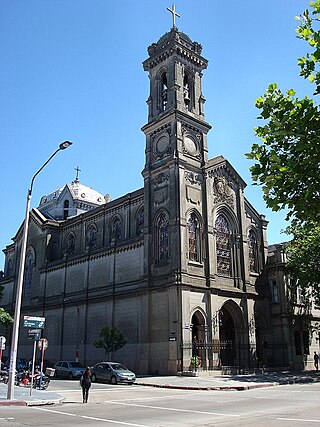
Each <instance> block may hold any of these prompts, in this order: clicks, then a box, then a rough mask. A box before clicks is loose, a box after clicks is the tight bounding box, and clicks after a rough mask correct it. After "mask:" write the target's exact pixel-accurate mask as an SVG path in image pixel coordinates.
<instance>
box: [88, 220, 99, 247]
mask: <svg viewBox="0 0 320 427" xmlns="http://www.w3.org/2000/svg"><path fill="white" fill-rule="evenodd" d="M87 239H88V246H89V248H90V249H92V248H95V247H96V246H97V227H96V226H95V225H93V224H92V225H90V227H89V229H88V235H87Z"/></svg>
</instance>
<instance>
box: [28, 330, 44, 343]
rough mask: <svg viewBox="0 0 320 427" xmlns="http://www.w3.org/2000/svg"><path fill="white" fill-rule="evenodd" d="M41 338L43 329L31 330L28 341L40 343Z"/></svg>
mask: <svg viewBox="0 0 320 427" xmlns="http://www.w3.org/2000/svg"><path fill="white" fill-rule="evenodd" d="M40 338H41V329H29V330H28V339H29V340H34V341H38V340H39V339H40Z"/></svg>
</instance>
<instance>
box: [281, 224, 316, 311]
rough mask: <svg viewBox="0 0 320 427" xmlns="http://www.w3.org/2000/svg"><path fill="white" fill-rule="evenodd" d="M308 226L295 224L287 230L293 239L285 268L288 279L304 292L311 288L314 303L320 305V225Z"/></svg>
mask: <svg viewBox="0 0 320 427" xmlns="http://www.w3.org/2000/svg"><path fill="white" fill-rule="evenodd" d="M309 225H310V227H306V226H304V225H299V224H296V225H293V226H291V227H289V228H288V232H290V233H291V234H292V235H293V239H292V241H291V242H290V244H289V245H288V248H287V253H288V263H287V268H288V272H289V274H290V277H291V278H292V279H294V281H293V283H298V285H299V287H300V288H301V289H302V290H304V291H305V292H306V291H307V290H309V288H310V287H311V288H312V289H313V290H314V292H313V294H314V295H313V296H314V299H315V303H316V304H317V305H320V289H319V285H320V263H319V247H320V224H316V223H313V224H311V223H310V224H309ZM311 225H313V227H311ZM306 296H308V293H307V294H306Z"/></svg>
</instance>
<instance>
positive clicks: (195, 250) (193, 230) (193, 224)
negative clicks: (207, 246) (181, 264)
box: [187, 213, 200, 262]
mask: <svg viewBox="0 0 320 427" xmlns="http://www.w3.org/2000/svg"><path fill="white" fill-rule="evenodd" d="M187 226H188V240H189V260H190V261H196V262H200V229H199V222H198V219H197V217H196V215H195V214H194V213H192V214H191V215H190V217H189V219H188V224H187Z"/></svg>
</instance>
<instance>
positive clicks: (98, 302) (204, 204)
mask: <svg viewBox="0 0 320 427" xmlns="http://www.w3.org/2000/svg"><path fill="white" fill-rule="evenodd" d="M201 51H202V48H201V45H200V44H199V43H197V42H192V41H191V39H190V38H189V37H188V36H187V35H185V34H184V33H182V32H179V31H178V30H177V28H176V27H175V26H174V27H173V28H172V30H171V31H170V32H169V33H166V34H165V35H164V36H162V37H161V38H160V39H159V41H158V42H157V43H153V44H152V45H151V46H150V47H149V48H148V53H149V57H148V58H147V59H146V60H145V61H144V63H143V66H144V70H145V71H147V72H148V74H149V79H150V96H149V98H148V101H147V103H148V109H149V113H148V123H147V124H146V125H145V126H144V127H143V128H142V130H143V132H144V133H145V135H146V151H145V153H146V160H145V167H144V170H143V171H142V175H143V179H144V187H143V188H141V189H139V190H137V191H134V192H132V193H128V194H126V195H125V196H123V197H120V198H119V199H116V200H114V201H110V200H109V198H105V199H104V200H103V199H102V198H101V197H100V196H99V195H98V196H97V197H98V198H97V200H94V201H93V199H91V204H90V203H89V201H88V203H87V204H86V203H82V204H81V200H79V198H80V199H81V194H80V196H79V194H78V193H77V194H75V193H74V192H72V185H67V187H65V189H64V190H63V191H60V192H59V197H60V199H59V203H58V204H55V205H52V209H51V210H50V209H46V208H45V204H46V203H47V200H48V199H47V198H45V199H42V200H41V203H40V206H39V207H38V208H37V209H33V210H32V211H31V215H30V228H29V235H28V244H27V257H26V272H25V282H24V291H23V292H24V294H23V305H22V312H23V314H28V315H33V316H44V317H45V318H46V326H45V329H44V331H43V336H45V337H46V338H47V339H48V342H49V347H48V349H47V350H46V358H48V359H50V360H52V361H57V360H60V359H74V358H75V356H79V360H80V361H82V362H84V363H86V364H93V363H95V362H97V361H99V360H101V359H103V357H104V354H103V352H102V350H99V349H96V348H95V347H94V346H93V341H94V339H96V338H97V337H98V333H99V331H100V328H101V327H102V326H105V325H108V326H113V325H115V326H117V327H118V328H119V329H120V330H121V331H122V332H123V333H124V335H125V338H126V340H127V344H126V346H125V347H123V348H122V349H121V350H119V351H118V352H117V353H116V354H115V355H111V356H112V357H113V358H116V359H117V360H119V361H121V362H123V363H124V364H126V365H127V366H128V367H130V368H131V369H132V370H134V371H135V372H136V373H140V374H142V373H144V374H147V373H149V374H156V373H158V374H175V373H177V371H180V370H186V369H189V368H190V366H191V365H192V364H193V367H194V360H195V357H197V360H198V364H199V365H201V368H202V369H203V368H204V369H215V368H222V367H237V368H241V369H242V368H243V369H249V368H253V367H256V366H257V365H258V364H259V363H263V364H264V365H266V364H267V363H270V364H275V365H276V364H277V363H278V361H279V363H280V362H281V363H282V364H283V363H285V364H286V362H287V360H285V358H282V359H281V357H280V356H279V355H277V356H276V359H273V360H271V359H270V355H269V353H268V354H267V353H266V343H269V344H268V345H269V350H270V346H271V345H274V344H276V343H277V341H276V338H274V339H273V342H272V339H271V338H272V336H273V335H272V328H274V327H276V320H275V319H276V314H275V311H274V310H273V309H272V307H271V308H270V304H269V301H270V294H269V293H268V291H267V290H268V289H269V284H268V283H269V282H268V278H267V276H266V274H267V273H266V264H265V263H266V259H267V249H268V248H267V241H266V227H267V221H266V220H265V218H264V216H263V215H260V214H259V213H258V212H257V211H256V210H255V208H254V207H253V206H252V205H251V204H250V203H249V202H248V200H247V199H246V198H245V197H244V189H245V186H246V184H245V182H244V181H243V179H242V178H241V177H240V176H239V174H238V173H237V172H236V170H235V169H234V168H233V167H232V165H231V164H230V163H229V162H228V161H227V160H226V159H225V158H224V157H222V156H218V157H215V158H213V159H208V144H207V133H208V131H209V130H210V128H211V126H210V125H209V124H208V123H207V122H206V121H205V116H204V103H205V98H204V96H203V94H202V88H201V81H202V73H203V71H204V70H205V69H206V67H207V60H206V59H205V58H203V57H202V56H201ZM77 184H78V185H77V188H78V187H79V188H80V183H79V181H78V182H77ZM51 194H52V193H51ZM83 194H85V193H83ZM91 196H92V194H91ZM92 197H93V196H92ZM94 197H96V196H95V195H94ZM51 199H52V197H51ZM51 199H50V200H51ZM98 199H99V200H98ZM66 201H68V203H67V204H66ZM93 202H94V203H93ZM92 203H93V204H92ZM70 206H72V208H73V210H72V212H71V210H70V211H68V210H67V209H68V208H69V207H70ZM74 209H82V211H79V210H78V211H75V210H74ZM66 210H67V213H66ZM21 234H22V229H20V230H18V232H17V234H16V236H15V237H14V239H13V243H12V244H11V245H9V246H7V247H6V249H5V250H4V252H5V255H6V263H5V268H4V277H3V278H2V280H1V285H3V286H4V298H3V300H2V305H3V306H4V307H5V308H6V309H7V310H10V311H12V310H13V307H14V294H15V287H16V279H17V269H18V261H19V252H20V244H21ZM279 327H280V329H281V328H282V326H281V325H280V326H279ZM281 330H282V329H281ZM3 333H5V334H6V335H7V336H9V334H10V331H4V332H3ZM7 342H8V343H9V342H10V340H9V339H8V341H7ZM279 342H280V343H282V344H283V343H284V341H283V339H282V338H279ZM78 347H79V355H76V354H75V351H76V349H77V348H78ZM31 354H32V346H31V344H30V341H28V340H27V333H26V331H25V330H24V329H23V328H22V327H21V332H20V340H19V355H20V356H25V357H31ZM191 367H192V366H191ZM197 367H199V366H197Z"/></svg>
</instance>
